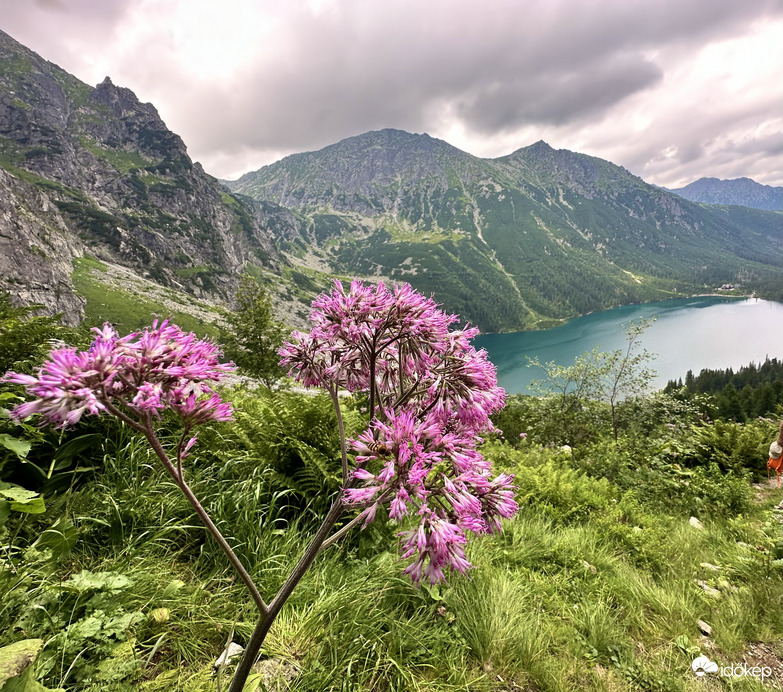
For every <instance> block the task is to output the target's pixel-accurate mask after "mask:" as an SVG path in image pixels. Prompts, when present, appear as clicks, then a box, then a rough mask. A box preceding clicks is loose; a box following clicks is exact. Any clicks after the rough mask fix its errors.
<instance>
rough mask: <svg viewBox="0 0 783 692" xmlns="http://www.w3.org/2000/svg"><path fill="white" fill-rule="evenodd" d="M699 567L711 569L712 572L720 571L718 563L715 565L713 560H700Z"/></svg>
mask: <svg viewBox="0 0 783 692" xmlns="http://www.w3.org/2000/svg"><path fill="white" fill-rule="evenodd" d="M699 567H701V568H702V569H706V570H709V571H710V572H720V567H718V565H713V564H712V563H711V562H700V563H699Z"/></svg>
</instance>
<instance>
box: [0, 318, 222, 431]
mask: <svg viewBox="0 0 783 692" xmlns="http://www.w3.org/2000/svg"><path fill="white" fill-rule="evenodd" d="M93 331H94V332H95V333H96V338H95V340H94V341H93V342H92V344H91V345H90V347H89V349H88V350H86V351H81V352H78V351H77V350H76V349H74V348H61V349H57V350H55V351H52V353H51V354H50V358H49V360H48V361H46V362H45V363H44V364H43V366H42V367H41V368H40V369H39V370H38V374H37V376H35V377H33V376H30V375H23V374H19V373H8V374H7V375H6V376H5V377H4V379H5V380H6V381H8V382H16V383H18V384H23V385H25V387H26V389H27V392H28V393H29V394H31V395H33V396H35V397H37V398H36V399H35V400H34V401H30V402H28V403H25V404H21V405H20V406H17V407H16V408H15V409H14V411H13V416H14V417H15V418H16V419H18V420H21V419H24V418H28V417H29V416H31V415H33V414H35V413H40V414H41V415H42V416H44V418H46V419H47V420H48V421H49V422H51V423H53V424H55V425H56V426H58V427H65V426H67V425H72V424H74V423H76V422H78V421H79V419H80V418H81V417H82V415H84V414H100V413H102V412H104V411H106V410H107V409H109V408H114V407H116V406H117V405H118V404H119V405H120V407H121V409H116V410H121V412H122V411H124V412H125V413H126V414H127V413H131V414H134V415H135V418H136V419H138V420H145V419H148V418H149V417H150V416H155V417H158V416H160V414H161V412H162V411H163V410H164V409H167V408H169V409H172V410H174V411H175V412H176V413H177V414H178V415H179V416H180V417H181V418H182V421H183V422H184V424H185V427H186V429H190V428H192V427H193V426H194V425H198V424H200V423H205V422H206V421H209V420H218V421H221V420H230V418H231V407H230V405H229V404H227V403H225V402H223V401H221V399H220V397H219V396H218V394H216V393H215V392H214V391H213V390H212V389H211V388H210V387H209V386H208V385H207V384H205V383H206V382H207V381H213V380H214V381H216V380H219V379H220V378H221V377H223V375H224V374H225V373H227V372H231V371H233V369H234V366H233V365H232V364H220V363H219V362H218V356H219V355H220V352H219V350H218V348H217V346H215V344H213V343H211V342H210V341H205V340H202V339H198V338H196V336H195V335H194V334H192V333H191V334H186V333H185V332H183V331H182V330H181V329H180V328H179V327H177V326H175V325H173V324H169V323H168V320H165V321H163V322H162V323H161V324H160V325H159V324H158V322H157V320H156V321H155V322H154V323H153V325H152V328H151V329H145V330H144V331H143V332H140V333H139V332H135V333H133V334H129V335H128V336H124V337H122V338H120V336H119V334H118V333H117V332H116V331H115V330H114V328H113V327H111V326H110V325H109V324H105V325H104V326H103V328H102V329H98V328H95V329H93ZM191 446H192V444H191Z"/></svg>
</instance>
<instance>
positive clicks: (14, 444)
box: [0, 433, 33, 459]
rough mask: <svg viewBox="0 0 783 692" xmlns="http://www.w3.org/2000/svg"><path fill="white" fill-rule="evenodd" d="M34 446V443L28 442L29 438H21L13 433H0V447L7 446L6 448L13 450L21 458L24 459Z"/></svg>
mask: <svg viewBox="0 0 783 692" xmlns="http://www.w3.org/2000/svg"><path fill="white" fill-rule="evenodd" d="M32 446H33V445H32V443H31V442H28V441H27V440H20V439H19V438H18V437H14V436H13V435H7V434H6V433H0V447H5V448H6V449H8V450H10V451H12V452H13V453H14V454H16V456H18V457H19V458H20V459H24V458H25V457H26V456H27V453H28V452H29V451H30V448H31V447H32Z"/></svg>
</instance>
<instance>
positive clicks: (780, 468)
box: [767, 422, 783, 506]
mask: <svg viewBox="0 0 783 692" xmlns="http://www.w3.org/2000/svg"><path fill="white" fill-rule="evenodd" d="M770 469H774V470H775V476H776V477H777V480H778V488H779V487H780V474H781V472H783V422H781V423H780V431H779V432H778V439H777V440H775V441H774V442H773V443H772V444H771V445H770V446H769V461H768V462H767V475H769V470H770ZM780 506H783V502H781V503H780Z"/></svg>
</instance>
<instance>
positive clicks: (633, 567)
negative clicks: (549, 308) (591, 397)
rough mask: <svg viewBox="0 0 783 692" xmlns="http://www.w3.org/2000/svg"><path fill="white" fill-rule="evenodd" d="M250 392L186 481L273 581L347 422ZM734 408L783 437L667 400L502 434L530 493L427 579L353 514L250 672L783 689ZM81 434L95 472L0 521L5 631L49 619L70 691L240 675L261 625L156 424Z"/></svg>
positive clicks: (294, 554) (381, 685)
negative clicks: (225, 664)
mask: <svg viewBox="0 0 783 692" xmlns="http://www.w3.org/2000/svg"><path fill="white" fill-rule="evenodd" d="M231 396H232V398H233V399H234V402H235V404H236V406H237V409H238V410H239V411H240V412H241V413H240V414H238V416H237V420H236V422H235V423H234V424H230V425H229V424H223V425H220V426H215V427H214V428H212V429H211V430H210V431H209V433H208V434H206V435H204V437H203V440H202V442H200V443H199V447H200V453H199V454H198V455H196V456H195V457H194V459H195V460H194V462H193V468H192V469H190V474H191V475H190V480H191V485H192V486H193V488H194V490H195V491H196V493H197V494H198V495H199V496H200V497H202V498H203V501H204V504H205V506H206V507H207V508H208V509H209V511H210V512H211V513H212V515H213V517H215V519H216V522H217V523H218V524H219V525H220V527H221V529H222V530H223V532H224V534H225V535H227V536H228V537H229V540H231V542H232V545H233V546H234V547H235V549H236V550H237V552H238V554H240V556H241V557H242V558H243V560H245V562H246V564H248V565H250V569H251V571H252V573H253V576H254V577H255V578H256V579H257V583H258V584H259V587H260V588H261V590H262V592H266V593H270V592H273V591H274V590H275V589H276V588H277V587H278V585H279V584H280V583H281V581H282V580H283V579H284V578H285V576H286V574H287V572H288V570H289V569H290V566H291V565H292V564H293V563H294V562H295V561H296V559H297V558H298V556H299V554H300V552H301V551H302V550H303V548H304V546H305V545H306V542H307V540H308V536H309V535H310V532H311V531H312V527H313V525H314V523H315V521H316V518H317V516H318V514H319V513H320V512H322V511H323V510H324V508H325V507H326V504H327V501H328V497H329V494H330V493H333V492H335V491H336V490H337V482H338V481H337V473H338V471H339V468H338V466H339V464H335V462H334V460H335V459H336V447H335V445H336V437H335V429H334V423H333V418H332V414H331V413H330V412H329V402H328V401H326V400H325V399H323V398H321V397H303V396H298V395H295V394H286V393H279V394H274V395H271V394H268V393H263V392H255V393H254V392H247V391H242V390H237V391H236V392H234V393H233V394H232V395H231ZM347 408H348V410H346V418H347V420H348V422H349V425H350V422H351V420H354V419H353V418H352V415H353V412H352V411H351V410H350V403H349V404H348V405H347ZM355 420H358V418H356V419H355ZM520 424H523V422H522V423H520ZM731 426H733V428H732V430H734V434H735V438H734V439H735V440H737V439H739V440H740V442H741V443H742V444H744V445H746V446H749V447H753V445H754V444H755V447H753V450H752V451H753V453H754V454H763V451H761V452H759V450H758V449H756V447H763V444H764V441H766V443H767V444H768V441H769V440H771V439H774V431H775V424H774V422H773V421H767V422H765V421H756V422H754V423H753V424H748V425H747V426H740V425H738V424H723V425H722V426H717V427H716V426H715V425H703V426H701V427H698V428H695V427H693V426H692V425H691V424H690V423H688V424H686V423H685V422H681V421H678V420H677V419H672V418H669V419H668V420H666V421H665V422H663V421H661V422H660V423H659V424H655V425H654V426H652V425H651V427H650V429H649V430H648V431H647V434H646V436H645V445H644V447H643V448H638V447H635V446H634V447H632V444H633V440H632V438H631V437H629V436H628V435H627V434H626V435H624V436H621V439H620V441H619V444H618V445H615V444H614V442H613V441H609V440H608V439H607V438H608V435H607V436H603V435H600V434H598V435H595V436H594V437H593V439H592V440H591V441H590V442H589V443H586V444H585V445H584V447H583V448H579V449H575V450H573V451H570V450H568V449H565V450H564V449H561V448H560V447H558V446H553V447H549V446H541V443H542V442H544V441H543V440H539V439H536V435H535V433H534V432H531V434H530V435H529V436H528V437H527V438H526V439H524V440H521V441H520V442H518V443H514V444H510V443H508V442H502V441H499V440H496V441H491V442H488V443H487V444H486V445H485V448H484V453H485V455H486V456H487V457H488V458H490V459H492V460H493V461H494V463H495V465H496V467H497V468H498V470H500V469H504V470H508V471H511V472H513V473H515V474H516V477H517V486H518V501H519V503H520V512H519V515H518V516H517V517H516V518H515V519H513V520H510V521H507V522H506V523H505V527H504V532H503V533H502V534H500V535H497V536H494V537H486V538H481V539H478V540H475V541H474V542H473V543H472V544H471V545H470V546H469V558H470V559H471V562H472V563H473V564H474V565H475V569H473V570H472V571H471V572H470V575H469V577H468V578H459V577H454V578H453V579H451V580H450V584H449V585H443V586H440V587H431V588H430V587H423V588H414V587H412V586H411V584H410V583H409V582H408V581H407V579H405V578H404V577H403V576H402V574H401V565H400V564H399V562H398V560H397V555H396V546H395V540H394V533H395V531H396V530H397V529H396V527H393V526H373V527H371V528H370V529H368V530H367V531H365V532H356V533H355V534H354V535H352V536H350V537H349V538H348V539H347V540H346V541H345V542H344V543H342V544H341V545H338V546H335V547H333V548H330V549H329V550H328V551H327V552H325V553H324V554H323V555H322V556H320V557H319V559H318V562H317V564H316V566H315V567H314V569H312V570H311V571H310V572H309V573H308V574H307V576H306V577H305V579H304V580H303V582H302V583H301V584H300V586H299V587H298V589H297V591H295V592H294V595H293V596H292V598H291V600H290V601H289V603H288V604H287V605H286V607H285V610H284V611H283V612H282V614H281V616H280V618H279V619H278V620H277V622H276V623H275V625H274V627H273V629H272V632H271V634H270V636H269V638H268V639H267V642H266V644H265V647H264V651H263V656H264V660H263V661H262V662H261V663H260V665H259V666H258V671H257V673H256V674H255V675H254V676H253V677H252V678H251V681H250V683H249V688H248V689H249V690H255V689H259V690H263V689H267V690H299V691H302V692H304V691H308V692H309V691H312V692H321V691H326V690H341V691H342V690H345V691H348V690H356V691H357V692H359V691H370V690H373V691H374V690H378V691H381V690H389V691H391V690H401V691H402V690H417V691H418V690H421V691H422V692H423V691H425V690H426V691H428V692H429V691H432V692H435V691H438V692H440V691H444V692H445V691H449V692H451V691H454V692H456V691H457V690H464V691H467V690H470V691H474V690H475V691H476V692H479V691H482V692H483V691H487V692H489V691H496V692H501V691H503V692H507V691H511V690H530V691H534V690H540V691H542V692H543V691H553V692H554V691H563V692H566V691H568V690H611V691H622V690H629V691H630V690H650V691H672V692H674V691H691V690H693V691H696V690H699V691H703V690H724V689H725V690H738V691H739V690H768V689H780V688H781V685H783V665H782V663H781V660H782V659H783V644H781V642H782V641H783V615H782V613H783V586H782V581H781V577H782V576H783V560H781V557H783V555H781V513H780V512H775V511H774V509H773V508H774V505H775V504H776V503H777V502H778V501H780V500H781V498H782V497H783V495H782V494H781V491H780V490H778V489H777V488H776V487H775V486H774V483H773V484H772V485H767V484H766V482H764V483H761V484H758V483H757V484H756V485H752V484H751V482H750V477H749V472H748V471H747V469H745V468H742V467H741V465H738V464H736V463H734V462H732V461H731V459H728V460H727V459H724V457H725V456H726V455H725V453H724V451H723V450H722V449H721V444H723V443H724V441H725V437H726V435H729V434H730V433H731V430H729V427H731ZM84 436H92V437H91V438H89V443H90V444H89V445H88V446H86V447H85V448H84V449H83V450H82V451H81V452H79V455H80V458H81V459H82V461H81V462H80V464H81V467H85V468H86V467H89V466H92V467H94V468H93V469H92V470H91V471H85V472H84V473H82V474H81V476H79V475H77V473H76V471H73V473H72V474H71V475H70V476H67V474H66V478H65V482H63V483H61V484H60V487H58V488H55V491H56V492H55V491H52V492H51V493H49V494H47V511H46V512H45V513H44V514H38V515H34V514H18V515H13V516H12V517H11V518H10V519H9V520H8V522H7V523H6V524H5V526H4V528H3V529H2V530H1V531H2V532H0V646H4V645H7V644H11V643H13V642H18V641H20V640H23V639H27V638H39V639H41V640H42V641H43V649H42V651H41V653H40V654H39V656H38V660H37V664H36V665H37V677H38V679H39V680H41V681H42V683H43V684H44V685H46V687H47V688H50V689H51V688H62V689H65V690H68V691H70V690H73V691H77V690H78V691H82V690H85V691H86V690H89V691H91V692H98V691H104V690H107V691H112V690H115V691H117V692H120V691H125V690H141V691H143V692H164V691H170V690H181V691H182V692H202V691H207V690H210V691H212V690H218V689H221V683H222V689H225V687H226V681H227V676H228V675H229V674H230V668H229V669H227V670H226V671H224V672H223V673H222V677H221V676H218V675H216V674H215V671H214V669H213V662H214V660H215V659H216V657H217V656H218V655H219V654H220V652H221V651H222V650H223V648H224V647H225V646H226V644H227V643H228V642H229V641H232V640H233V641H236V642H239V643H241V642H243V640H244V639H245V638H246V637H247V636H248V635H249V633H250V631H251V629H252V626H253V624H254V612H253V607H252V603H251V601H250V599H249V598H248V597H247V596H246V594H245V592H244V590H243V588H242V586H241V584H237V583H236V582H235V580H234V577H233V576H232V574H231V573H230V572H229V570H228V569H227V568H226V566H225V564H224V560H223V557H222V555H221V554H220V553H219V552H218V550H217V548H216V547H215V546H214V545H213V544H212V543H211V541H210V540H209V539H208V538H207V537H206V535H205V531H204V530H203V529H202V528H201V527H200V525H199V524H198V521H197V519H196V518H195V517H194V516H193V515H192V513H191V511H190V508H189V506H188V505H187V503H186V501H185V500H184V498H182V497H181V496H180V494H179V493H178V492H177V490H176V488H175V487H174V486H173V485H172V484H171V483H169V482H167V481H166V480H165V479H164V478H163V475H162V473H161V472H160V469H159V468H158V467H157V465H156V461H155V459H154V458H153V455H152V454H151V453H150V451H149V450H148V449H147V448H146V447H145V446H144V444H143V443H142V441H141V440H139V439H138V438H137V437H136V436H134V435H132V434H131V433H130V432H128V431H127V430H125V429H123V428H121V427H119V426H118V425H117V424H115V423H111V422H108V421H95V420H92V421H88V422H87V423H86V424H85V426H83V427H82V428H80V429H79V430H77V431H76V432H74V433H73V435H72V436H71V437H70V438H69V439H68V440H58V441H57V444H58V445H59V446H58V449H62V447H63V445H62V444H61V443H62V442H65V444H72V445H75V444H76V443H75V442H73V441H74V440H78V439H80V438H82V437H84ZM737 436H739V437H737ZM694 440H696V442H694ZM748 440H751V442H748ZM754 441H755V442H754ZM47 444H50V446H51V444H52V443H47V442H46V440H39V441H38V442H37V443H36V445H35V446H34V447H33V451H32V452H31V460H32V461H31V463H32V462H33V461H36V460H37V459H38V458H37V457H36V456H35V450H36V449H38V450H39V455H45V453H46V452H45V450H46V449H47V447H46V445H47ZM737 444H740V443H739V442H738V443H737ZM709 445H712V447H710V446H709ZM689 455H690V456H689ZM699 455H701V456H699ZM675 457H676V458H678V459H681V460H683V462H682V463H681V464H676V463H673V461H672V459H673V458H675ZM61 459H62V457H61ZM704 459H707V460H709V459H720V460H722V461H721V464H720V465H719V464H717V463H710V462H709V461H707V462H704V461H703V460H704ZM732 464H733V465H732ZM65 467H67V465H65V466H63V468H65ZM52 468H53V469H55V473H54V474H53V476H52V478H54V479H56V478H57V472H56V469H57V464H54V465H53V466H52ZM67 468H69V469H71V468H76V467H67ZM69 473H70V471H69ZM78 478H82V479H83V480H81V481H80V482H77V480H78ZM765 480H766V479H765ZM694 514H695V515H696V516H697V518H698V519H699V520H700V522H701V527H699V526H694V525H693V523H695V522H693V523H692V522H691V521H689V519H690V517H691V516H692V515H694ZM700 620H701V621H703V622H704V623H706V624H708V625H709V626H710V628H711V635H710V636H705V635H704V634H703V633H702V632H701V631H700V626H699V624H698V623H699V621H700ZM699 655H706V656H707V657H708V658H709V659H711V660H712V661H715V662H716V663H718V664H719V665H720V666H731V665H733V664H736V663H743V662H745V663H747V665H748V667H752V666H753V665H758V666H768V667H769V668H770V670H771V671H772V672H771V674H770V676H767V677H766V679H765V680H764V682H763V684H762V682H761V680H760V679H759V678H758V677H756V678H754V677H752V676H745V677H734V678H731V677H727V676H720V675H716V674H712V675H708V676H707V677H705V678H702V679H700V678H697V677H696V676H695V675H694V673H693V672H692V670H691V663H692V661H693V660H694V659H695V658H696V657H697V656H699ZM8 684H10V683H8ZM6 686H7V685H6ZM10 689H12V690H13V689H16V688H10ZM19 689H27V688H19ZM29 689H30V690H33V689H39V688H33V687H30V688H29ZM0 690H2V692H7V691H6V687H4V686H3V683H2V682H0Z"/></svg>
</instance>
